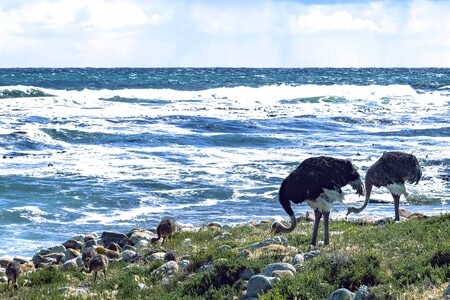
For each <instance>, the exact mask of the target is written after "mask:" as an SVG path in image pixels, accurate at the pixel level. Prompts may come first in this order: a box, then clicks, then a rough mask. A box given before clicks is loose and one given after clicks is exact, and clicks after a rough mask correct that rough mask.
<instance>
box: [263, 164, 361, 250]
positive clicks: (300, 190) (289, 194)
mask: <svg viewBox="0 0 450 300" xmlns="http://www.w3.org/2000/svg"><path fill="white" fill-rule="evenodd" d="M347 184H350V185H351V186H352V188H353V189H354V190H356V191H357V193H358V194H359V195H361V196H363V195H364V184H363V182H362V181H361V178H360V176H359V174H358V171H357V170H356V168H355V167H354V166H353V164H352V163H351V161H349V160H345V159H338V158H333V157H327V156H319V157H311V158H308V159H305V160H304V161H303V162H302V163H301V164H300V165H299V166H298V167H297V168H296V169H295V170H294V171H293V172H292V173H291V174H290V175H289V176H288V177H286V178H285V179H284V180H283V182H282V183H281V187H280V191H279V201H280V203H281V206H282V207H283V208H284V210H285V211H286V213H287V214H288V215H289V217H290V219H291V225H290V226H289V227H285V226H284V225H283V224H281V223H279V222H274V223H273V224H272V231H273V232H274V233H280V232H291V231H293V230H294V229H295V227H296V225H297V220H296V218H295V214H294V211H293V210H292V208H291V201H292V202H293V203H297V204H298V203H302V202H304V201H306V203H308V205H309V206H310V207H311V208H313V209H314V216H315V221H314V228H313V233H312V238H311V245H312V246H315V245H316V240H317V231H318V229H319V224H320V219H321V218H322V215H323V218H324V219H323V224H324V228H325V234H324V244H325V245H328V244H329V229H328V224H329V217H330V211H331V209H332V207H333V206H332V203H333V202H335V201H342V200H343V198H344V196H343V193H342V190H341V188H342V187H344V186H346V185H347Z"/></svg>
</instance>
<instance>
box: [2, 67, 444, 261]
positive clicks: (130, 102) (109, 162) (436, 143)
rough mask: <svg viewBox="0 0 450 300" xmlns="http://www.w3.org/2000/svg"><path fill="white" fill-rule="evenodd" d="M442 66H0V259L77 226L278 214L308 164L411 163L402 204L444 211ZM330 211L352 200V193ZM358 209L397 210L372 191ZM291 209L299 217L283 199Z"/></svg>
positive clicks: (356, 200)
mask: <svg viewBox="0 0 450 300" xmlns="http://www.w3.org/2000/svg"><path fill="white" fill-rule="evenodd" d="M449 104H450V69H439V68H433V69H394V68H393V69H338V68H330V69H327V68H325V69H289V68H286V69H270V68H265V69H247V68H168V69H165V68H156V69H148V68H145V69H139V68H112V69H96V68H80V69H78V68H73V69H72V68H63V69H50V68H42V69H41V68H33V69H0V116H1V118H0V176H1V181H0V239H1V240H2V243H1V244H0V256H3V255H11V256H14V255H22V256H29V257H31V256H32V255H33V254H34V253H35V252H36V251H38V250H39V249H41V248H43V247H50V246H53V245H55V244H60V243H62V242H64V241H65V240H67V239H68V238H69V237H71V236H72V235H75V234H79V233H91V232H97V233H101V232H102V231H104V230H116V231H121V232H127V231H128V230H130V229H132V228H134V227H146V228H149V227H155V226H156V225H157V223H158V222H159V220H160V219H161V218H162V217H163V216H172V217H174V218H175V219H176V220H177V221H178V222H180V223H187V224H193V225H194V226H201V225H203V224H206V223H208V222H211V221H217V222H222V223H229V224H233V223H241V222H248V221H259V220H266V219H271V220H280V219H287V215H286V214H285V212H284V211H283V209H282V208H281V206H280V204H279V203H278V195H277V193H278V188H279V185H280V183H281V181H282V180H283V179H284V178H285V177H286V176H287V175H288V174H289V173H290V172H291V171H292V170H293V169H295V167H296V166H297V165H298V164H299V163H300V162H301V161H302V160H304V159H305V158H308V157H310V156H317V155H330V156H335V157H339V158H349V159H352V161H353V163H354V164H355V165H356V166H357V167H358V169H359V172H360V174H361V175H362V177H364V175H365V172H366V170H367V169H368V168H369V167H370V165H372V164H373V163H374V162H375V161H376V160H377V159H378V158H379V157H380V156H381V154H382V153H383V152H384V151H391V150H400V151H405V152H409V153H413V154H415V155H416V156H417V158H418V159H419V161H420V163H421V165H422V168H423V177H422V180H421V181H420V183H419V184H418V185H409V186H408V189H409V191H410V192H412V194H411V195H410V196H409V197H408V199H404V198H402V202H401V207H403V208H406V209H409V210H411V211H414V212H423V213H426V214H429V215H436V214H440V213H443V212H449V211H450V203H449V201H448V200H449V196H450V192H449V188H450V183H449V180H450V158H449V149H450V117H449V115H450V114H449ZM343 190H344V192H345V194H346V198H345V201H344V203H340V204H337V205H335V211H333V212H332V214H331V216H332V218H343V217H344V216H345V213H346V206H347V205H357V206H359V205H361V203H362V201H363V197H358V196H357V195H356V194H354V193H353V191H352V190H351V188H350V187H346V188H344V189H343ZM372 198H373V199H375V200H381V201H382V202H384V201H386V202H387V203H371V204H369V206H368V207H367V208H366V210H364V211H363V212H362V213H361V214H359V215H352V216H351V218H358V217H361V216H364V215H370V216H373V217H375V218H382V217H386V216H393V215H394V209H393V204H392V203H389V202H391V201H392V199H391V196H390V194H389V192H388V191H387V190H386V189H383V188H375V189H374V191H373V197H372ZM293 209H294V211H295V212H296V213H297V215H300V214H301V213H304V212H306V211H307V210H310V208H309V207H308V206H307V205H306V204H301V205H293Z"/></svg>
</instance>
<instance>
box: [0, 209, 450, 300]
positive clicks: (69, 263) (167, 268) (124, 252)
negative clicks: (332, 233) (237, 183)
mask: <svg viewBox="0 0 450 300" xmlns="http://www.w3.org/2000/svg"><path fill="white" fill-rule="evenodd" d="M402 217H404V218H405V219H408V218H426V217H427V216H424V215H422V214H417V213H414V214H413V213H411V212H408V211H406V210H402ZM313 218H314V214H313V213H308V214H306V215H305V216H302V217H300V218H299V222H309V221H313ZM355 222H356V223H370V224H374V225H375V226H376V225H383V224H386V223H392V222H393V221H392V218H385V219H381V220H374V219H372V218H370V217H363V218H360V219H358V220H356V221H355ZM268 225H270V222H269V221H263V222H260V223H255V222H250V223H247V224H240V225H236V226H241V227H248V226H253V227H258V226H268ZM229 228H230V226H228V225H222V224H220V223H209V224H207V225H206V226H204V227H202V228H195V227H193V226H180V225H177V230H176V231H177V232H199V231H203V230H206V231H215V232H217V235H216V236H215V238H214V239H215V240H225V239H226V238H227V237H228V236H227V235H228V231H227V229H229ZM157 238H158V234H157V229H144V228H135V229H132V230H131V231H129V232H127V233H120V232H112V231H104V232H102V233H101V234H100V235H98V234H96V233H89V234H79V235H76V236H72V237H70V238H69V239H68V240H66V241H65V242H63V243H62V244H59V245H55V246H53V247H50V248H47V249H42V250H40V251H38V252H37V253H36V254H35V255H34V256H33V257H32V258H31V259H27V258H25V257H20V256H16V257H14V258H10V257H4V258H1V259H0V267H1V268H0V281H1V282H8V281H9V280H8V278H7V274H6V269H7V267H8V264H10V263H11V261H14V262H18V263H19V264H20V266H21V270H22V274H27V273H29V272H35V271H38V270H40V269H47V268H58V269H61V270H64V271H75V270H80V269H83V268H85V265H86V261H85V260H83V257H84V254H85V252H86V251H87V250H88V249H90V250H92V249H94V250H95V254H98V255H104V256H106V257H107V258H108V260H109V262H110V264H114V263H115V262H119V261H121V262H125V263H127V264H128V266H137V265H140V266H142V265H146V264H149V263H154V262H159V263H158V264H159V266H158V267H157V268H155V269H154V270H153V271H152V274H154V275H156V276H158V278H159V281H160V284H161V285H169V284H174V283H175V282H177V281H180V280H181V279H180V278H188V277H189V276H191V275H192V274H195V273H199V272H207V271H209V270H211V269H213V268H214V261H205V262H204V263H203V264H202V265H200V266H196V267H195V268H193V267H192V262H191V261H190V256H189V255H188V253H189V252H191V251H193V250H195V248H196V247H197V246H196V245H195V243H193V242H192V240H191V239H190V238H184V239H183V240H182V241H181V245H180V247H181V249H185V250H186V251H185V252H186V254H183V253H179V254H181V256H180V257H177V255H175V253H174V252H173V251H171V249H170V248H163V247H162V246H161V241H159V242H156V243H154V242H152V241H155V240H157ZM169 238H170V237H169ZM319 248H320V247H319ZM216 251H233V252H234V253H235V254H236V255H237V256H239V257H244V258H248V259H257V258H258V256H260V255H263V254H264V253H279V254H282V256H283V257H284V258H283V260H282V261H275V262H272V263H269V264H267V265H266V266H265V267H264V268H263V269H262V270H261V272H256V271H255V270H253V269H251V268H246V269H244V270H243V271H242V272H241V273H240V275H239V279H242V280H244V281H245V282H246V286H245V289H244V290H242V294H241V296H240V298H241V299H258V295H261V294H263V293H264V292H266V291H268V290H270V289H271V288H272V286H273V285H274V284H275V283H276V282H278V281H279V280H280V278H283V277H286V276H287V277H294V276H295V275H296V273H297V272H298V271H299V270H301V269H302V267H303V265H304V262H305V261H307V260H310V259H314V258H315V257H316V256H318V255H320V254H321V251H320V250H318V249H315V250H314V249H313V250H311V251H307V252H302V251H300V250H299V249H298V248H296V247H293V246H290V245H289V243H288V240H287V239H286V237H284V236H272V237H269V238H265V239H263V240H261V241H259V242H255V243H251V244H249V245H245V246H241V247H233V246H231V245H228V244H223V245H221V246H220V247H218V248H217V249H216ZM178 252H179V251H178ZM180 274H183V276H180ZM105 275H106V273H105ZM21 285H23V286H26V285H27V280H26V279H25V280H24V281H23V282H22V283H21ZM19 288H20V287H19ZM138 288H139V289H146V288H148V287H147V286H146V285H145V283H143V282H139V283H138ZM63 289H66V293H68V295H71V296H82V295H87V294H88V293H89V287H76V288H74V287H63ZM445 293H446V294H445V295H447V296H450V286H449V288H447V291H446V292H445ZM367 296H368V291H367V287H366V286H364V285H361V286H360V287H359V288H358V289H356V290H354V291H350V290H348V289H343V288H341V289H338V290H336V291H335V292H333V293H332V294H331V295H329V298H328V299H368V298H367Z"/></svg>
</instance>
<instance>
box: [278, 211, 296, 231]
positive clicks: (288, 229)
mask: <svg viewBox="0 0 450 300" xmlns="http://www.w3.org/2000/svg"><path fill="white" fill-rule="evenodd" d="M289 217H290V218H291V225H290V226H289V227H286V226H284V225H283V224H281V223H280V226H279V229H280V232H285V233H288V232H291V231H293V230H294V229H295V227H296V226H297V219H296V218H295V215H290V216H289Z"/></svg>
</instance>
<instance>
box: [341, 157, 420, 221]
mask: <svg viewBox="0 0 450 300" xmlns="http://www.w3.org/2000/svg"><path fill="white" fill-rule="evenodd" d="M421 177H422V170H421V169H420V165H419V161H418V160H417V158H416V157H415V156H414V155H412V154H408V153H404V152H384V153H383V155H382V156H381V157H380V159H378V160H377V161H376V162H375V163H374V164H373V165H372V166H371V167H370V168H369V170H367V174H366V178H365V185H366V200H365V202H364V204H363V206H361V207H360V208H356V207H353V206H349V207H348V212H347V215H349V214H351V213H360V212H361V211H363V210H364V209H365V208H366V206H367V204H368V203H369V200H370V193H371V192H372V187H373V186H376V187H382V186H384V187H386V188H387V189H388V190H389V192H391V194H392V197H393V198H394V208H395V220H396V221H399V220H400V212H399V207H400V196H401V195H405V198H406V197H407V196H408V195H409V193H408V191H407V190H406V187H405V182H406V181H407V182H409V183H411V184H413V183H415V184H417V183H419V180H420V178H421Z"/></svg>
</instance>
